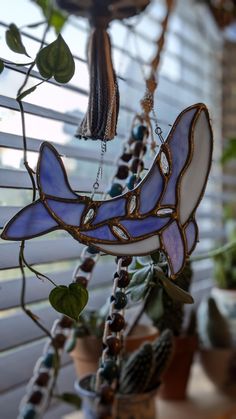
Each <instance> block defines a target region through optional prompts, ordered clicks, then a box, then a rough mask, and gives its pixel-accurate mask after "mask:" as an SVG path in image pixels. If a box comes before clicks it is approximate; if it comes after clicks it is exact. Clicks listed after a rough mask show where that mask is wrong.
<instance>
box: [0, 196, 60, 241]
mask: <svg viewBox="0 0 236 419" xmlns="http://www.w3.org/2000/svg"><path fill="white" fill-rule="evenodd" d="M58 228H59V225H58V224H57V222H56V221H55V220H54V219H53V218H52V217H51V216H50V214H49V212H48V211H47V209H46V208H45V206H44V205H43V203H42V202H41V201H40V200H38V201H35V202H33V203H32V204H30V205H27V207H25V208H23V209H22V210H21V211H19V212H18V213H17V214H16V215H15V216H14V217H13V218H12V219H11V220H10V221H9V222H8V223H7V224H6V226H5V227H4V229H3V232H2V234H1V238H2V239H4V240H25V239H26V240H27V239H32V238H34V237H37V236H41V235H42V234H46V233H49V232H50V231H53V230H57V229H58Z"/></svg>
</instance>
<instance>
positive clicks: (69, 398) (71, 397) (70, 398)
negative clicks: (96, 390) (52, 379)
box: [55, 393, 82, 409]
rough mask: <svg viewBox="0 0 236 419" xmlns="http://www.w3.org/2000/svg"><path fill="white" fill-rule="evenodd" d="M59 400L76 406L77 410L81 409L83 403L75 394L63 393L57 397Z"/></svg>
mask: <svg viewBox="0 0 236 419" xmlns="http://www.w3.org/2000/svg"><path fill="white" fill-rule="evenodd" d="M55 397H56V398H57V399H59V400H62V401H63V402H66V403H69V404H72V405H73V406H76V407H77V409H80V408H81V404H82V401H81V399H80V397H79V396H77V395H76V394H73V393H63V394H59V395H56V396H55Z"/></svg>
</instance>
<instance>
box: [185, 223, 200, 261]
mask: <svg viewBox="0 0 236 419" xmlns="http://www.w3.org/2000/svg"><path fill="white" fill-rule="evenodd" d="M185 236H186V242H187V248H188V254H190V253H192V251H193V249H194V247H195V245H196V240H197V236H198V231H197V225H196V222H195V221H190V222H189V223H188V225H187V226H186V227H185Z"/></svg>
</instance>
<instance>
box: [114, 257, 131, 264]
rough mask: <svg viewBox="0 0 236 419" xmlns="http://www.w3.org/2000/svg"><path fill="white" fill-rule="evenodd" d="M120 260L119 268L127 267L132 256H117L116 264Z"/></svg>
mask: <svg viewBox="0 0 236 419" xmlns="http://www.w3.org/2000/svg"><path fill="white" fill-rule="evenodd" d="M120 259H122V262H121V266H129V265H130V264H131V262H132V259H133V258H132V256H117V257H116V264H117V263H118V262H119V260H120Z"/></svg>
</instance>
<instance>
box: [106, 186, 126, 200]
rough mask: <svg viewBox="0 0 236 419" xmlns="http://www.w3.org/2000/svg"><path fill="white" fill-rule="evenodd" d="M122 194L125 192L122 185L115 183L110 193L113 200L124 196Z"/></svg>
mask: <svg viewBox="0 0 236 419" xmlns="http://www.w3.org/2000/svg"><path fill="white" fill-rule="evenodd" d="M122 192H123V187H122V185H120V183H113V185H112V186H111V189H110V191H109V192H108V193H109V195H110V196H111V197H112V198H114V197H115V196H118V195H120V194H122Z"/></svg>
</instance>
